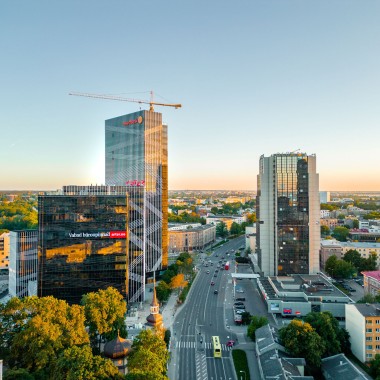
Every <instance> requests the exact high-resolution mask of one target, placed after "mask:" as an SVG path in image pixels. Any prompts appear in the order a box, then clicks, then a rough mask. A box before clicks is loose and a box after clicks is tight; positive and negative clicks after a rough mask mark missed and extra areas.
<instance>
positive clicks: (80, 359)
mask: <svg viewBox="0 0 380 380" xmlns="http://www.w3.org/2000/svg"><path fill="white" fill-rule="evenodd" d="M123 378H124V377H123V376H122V375H121V374H120V373H119V370H118V369H117V368H116V367H115V366H114V364H113V363H112V362H111V360H109V359H105V358H102V357H101V356H99V355H93V354H92V351H91V348H90V347H89V346H83V347H78V346H73V347H69V348H67V349H66V350H65V351H64V352H63V354H62V355H61V356H60V358H59V359H58V361H57V363H56V371H55V372H54V379H56V380H112V379H115V380H116V379H120V380H121V379H123Z"/></svg>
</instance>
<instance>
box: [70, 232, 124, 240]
mask: <svg viewBox="0 0 380 380" xmlns="http://www.w3.org/2000/svg"><path fill="white" fill-rule="evenodd" d="M69 237H71V238H73V239H126V237H127V232H126V231H96V232H89V231H82V232H80V231H71V232H69Z"/></svg>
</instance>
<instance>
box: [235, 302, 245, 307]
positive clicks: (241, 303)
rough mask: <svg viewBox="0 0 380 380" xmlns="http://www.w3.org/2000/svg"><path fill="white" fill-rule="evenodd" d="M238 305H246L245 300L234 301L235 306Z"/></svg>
mask: <svg viewBox="0 0 380 380" xmlns="http://www.w3.org/2000/svg"><path fill="white" fill-rule="evenodd" d="M237 305H244V303H243V302H240V301H239V302H235V303H234V306H237Z"/></svg>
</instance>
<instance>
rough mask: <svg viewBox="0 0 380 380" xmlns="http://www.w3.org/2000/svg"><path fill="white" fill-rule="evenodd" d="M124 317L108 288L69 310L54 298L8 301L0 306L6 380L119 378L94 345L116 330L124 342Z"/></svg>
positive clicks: (122, 306)
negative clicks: (16, 379)
mask: <svg viewBox="0 0 380 380" xmlns="http://www.w3.org/2000/svg"><path fill="white" fill-rule="evenodd" d="M125 313H126V303H125V301H124V300H123V297H122V295H121V294H120V293H119V292H118V291H117V290H116V289H114V288H108V289H106V290H100V291H98V292H96V293H89V294H87V295H85V296H84V297H83V299H82V305H72V306H70V305H68V304H67V302H66V301H63V300H58V299H56V298H54V297H42V298H38V297H26V298H23V299H18V298H12V299H11V300H10V301H8V303H7V304H5V305H1V306H0V357H2V358H3V359H4V362H5V364H6V365H7V367H9V368H10V370H9V371H8V372H9V374H8V375H9V376H13V373H12V371H16V373H17V372H20V371H21V372H24V373H26V374H28V376H30V378H33V377H34V378H36V379H52V378H54V379H119V378H120V376H119V373H118V370H117V368H116V367H115V366H114V365H113V364H112V362H111V361H109V360H107V359H105V358H103V357H101V356H99V355H98V354H99V342H100V339H102V338H103V339H104V338H106V339H112V338H113V337H115V336H116V334H117V331H118V330H120V335H121V336H124V337H126V330H125V326H124V316H125ZM123 327H124V328H123ZM25 348H27V349H25Z"/></svg>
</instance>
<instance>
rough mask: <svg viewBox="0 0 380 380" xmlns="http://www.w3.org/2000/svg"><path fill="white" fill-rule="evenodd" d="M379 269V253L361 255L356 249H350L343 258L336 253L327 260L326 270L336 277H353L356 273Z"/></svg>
mask: <svg viewBox="0 0 380 380" xmlns="http://www.w3.org/2000/svg"><path fill="white" fill-rule="evenodd" d="M376 269H377V254H376V253H375V252H372V253H370V255H369V257H367V258H365V257H361V255H360V253H359V252H358V251H357V250H356V249H350V250H348V251H347V252H346V253H345V254H344V256H343V259H338V258H337V257H336V256H335V255H333V256H330V257H329V258H328V259H327V260H326V264H325V270H326V272H327V273H328V274H329V275H330V276H332V277H335V278H351V277H352V276H353V275H355V274H356V273H361V272H363V271H372V270H376Z"/></svg>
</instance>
